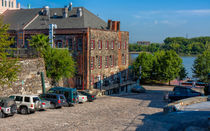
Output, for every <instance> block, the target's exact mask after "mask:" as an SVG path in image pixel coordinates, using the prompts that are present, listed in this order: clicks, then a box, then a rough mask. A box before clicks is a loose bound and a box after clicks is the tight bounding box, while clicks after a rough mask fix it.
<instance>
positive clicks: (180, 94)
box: [168, 86, 203, 102]
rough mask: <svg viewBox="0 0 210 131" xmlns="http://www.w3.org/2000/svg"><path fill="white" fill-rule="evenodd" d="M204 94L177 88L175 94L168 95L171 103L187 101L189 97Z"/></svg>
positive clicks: (185, 88)
mask: <svg viewBox="0 0 210 131" xmlns="http://www.w3.org/2000/svg"><path fill="white" fill-rule="evenodd" d="M202 95H203V94H202V93H200V92H197V91H194V90H192V89H191V88H188V87H184V86H175V87H174V89H173V92H170V93H169V94H168V100H169V102H172V101H177V100H181V99H186V98H189V97H195V96H202Z"/></svg>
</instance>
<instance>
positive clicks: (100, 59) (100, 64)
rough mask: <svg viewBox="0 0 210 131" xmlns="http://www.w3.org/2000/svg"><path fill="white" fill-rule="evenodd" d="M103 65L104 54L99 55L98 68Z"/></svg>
mask: <svg viewBox="0 0 210 131" xmlns="http://www.w3.org/2000/svg"><path fill="white" fill-rule="evenodd" d="M101 67H102V56H99V57H98V68H99V69H101Z"/></svg>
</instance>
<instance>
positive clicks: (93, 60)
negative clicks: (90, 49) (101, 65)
mask: <svg viewBox="0 0 210 131" xmlns="http://www.w3.org/2000/svg"><path fill="white" fill-rule="evenodd" d="M94 63H95V57H91V61H90V68H91V70H93V69H94Z"/></svg>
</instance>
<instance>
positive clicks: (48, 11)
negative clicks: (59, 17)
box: [43, 6, 50, 17]
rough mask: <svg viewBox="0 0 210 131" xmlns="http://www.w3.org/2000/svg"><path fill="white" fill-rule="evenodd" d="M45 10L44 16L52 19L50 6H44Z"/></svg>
mask: <svg viewBox="0 0 210 131" xmlns="http://www.w3.org/2000/svg"><path fill="white" fill-rule="evenodd" d="M43 8H44V11H43V15H44V16H49V17H50V8H49V6H44V7H43Z"/></svg>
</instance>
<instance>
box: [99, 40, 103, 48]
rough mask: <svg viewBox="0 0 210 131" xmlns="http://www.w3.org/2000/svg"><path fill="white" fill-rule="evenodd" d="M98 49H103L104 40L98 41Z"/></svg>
mask: <svg viewBox="0 0 210 131" xmlns="http://www.w3.org/2000/svg"><path fill="white" fill-rule="evenodd" d="M98 49H99V50H101V49H102V41H101V40H99V41H98Z"/></svg>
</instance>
